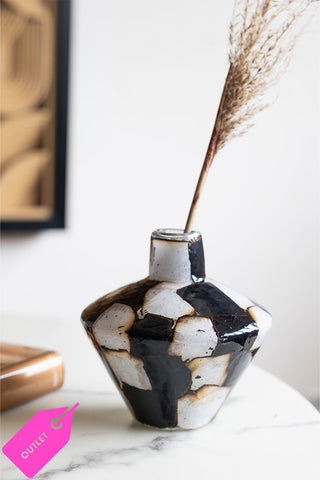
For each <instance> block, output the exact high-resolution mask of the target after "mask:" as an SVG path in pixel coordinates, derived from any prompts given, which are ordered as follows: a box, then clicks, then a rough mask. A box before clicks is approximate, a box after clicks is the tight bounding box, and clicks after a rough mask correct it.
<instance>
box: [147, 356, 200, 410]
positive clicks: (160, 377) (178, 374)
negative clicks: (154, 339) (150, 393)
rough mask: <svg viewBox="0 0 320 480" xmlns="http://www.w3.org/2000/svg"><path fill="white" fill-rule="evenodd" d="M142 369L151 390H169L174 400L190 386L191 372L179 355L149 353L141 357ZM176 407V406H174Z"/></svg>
mask: <svg viewBox="0 0 320 480" xmlns="http://www.w3.org/2000/svg"><path fill="white" fill-rule="evenodd" d="M143 363H144V369H145V371H146V374H147V375H148V377H149V380H150V383H151V386H152V389H153V390H157V391H158V392H159V393H160V392H165V393H167V392H170V397H172V395H171V393H172V394H173V397H174V399H175V403H176V400H177V399H178V398H180V397H182V396H183V395H184V394H185V393H186V392H187V391H188V390H189V388H190V385H191V372H190V370H189V368H188V367H187V366H186V365H185V363H184V362H183V361H182V360H181V357H172V356H170V355H165V356H155V355H150V356H146V357H144V358H143ZM175 408H176V406H175Z"/></svg>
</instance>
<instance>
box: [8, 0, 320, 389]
mask: <svg viewBox="0 0 320 480" xmlns="http://www.w3.org/2000/svg"><path fill="white" fill-rule="evenodd" d="M231 10H232V1H231V0H228V1H224V2H222V1H219V0H200V1H198V2H194V1H190V0H175V1H172V0H170V1H169V0H163V1H162V2H150V1H148V0H136V1H135V2H132V1H130V0H117V1H111V0H107V1H106V0H95V1H90V2H89V1H88V0H74V2H73V29H72V65H71V88H70V93H71V98H70V118H69V120H70V122H69V125H70V127H69V153H68V173H69V178H68V198H67V200H68V228H67V229H66V230H65V231H45V232H42V233H38V234H28V235H19V236H14V235H11V236H8V235H7V236H6V237H5V238H4V241H3V246H2V249H3V250H2V269H3V278H4V279H5V290H6V296H5V301H4V304H3V312H4V313H5V315H6V318H9V319H10V318H15V317H16V316H21V315H22V316H24V317H25V318H26V319H27V318H28V317H29V318H30V317H34V316H37V317H39V318H41V319H42V320H43V322H48V336H49V335H50V328H54V325H55V322H68V323H73V324H74V329H75V330H76V329H80V328H81V326H80V323H79V316H80V313H81V311H82V309H83V307H84V306H86V305H87V304H88V303H89V302H90V301H92V300H94V299H95V298H97V297H98V296H100V295H102V294H104V293H106V292H107V291H110V290H113V289H115V288H116V287H118V286H120V285H122V284H125V283H127V282H130V281H134V280H136V279H139V278H142V277H143V276H145V275H146V273H147V268H148V248H149V235H150V232H151V231H152V230H153V229H154V228H158V227H165V226H167V227H182V226H183V225H184V222H185V217H186V215H187V210H188V206H189V202H190V200H191V196H192V190H193V187H194V184H195V181H196V177H197V175H198V172H199V169H200V166H201V163H202V159H203V155H204V153H205V149H206V146H207V143H208V139H209V135H210V132H211V128H212V123H213V119H214V114H215V110H216V108H217V104H218V100H219V95H220V92H221V88H222V85H223V81H224V76H225V73H226V68H227V63H226V59H227V33H228V32H227V29H228V22H229V18H230V15H231ZM316 29H317V25H316V22H315V21H313V22H312V23H311V24H310V25H309V26H308V28H307V31H306V33H305V35H304V37H303V38H302V39H301V41H300V42H299V44H298V47H297V50H296V54H295V56H294V59H293V62H292V64H291V66H290V69H289V71H288V73H287V74H286V75H285V77H283V79H282V81H281V83H280V85H279V88H278V99H277V101H276V103H275V104H274V105H273V106H272V107H271V108H270V109H269V110H268V111H266V112H265V113H264V114H262V115H261V116H260V118H259V119H258V120H257V125H256V127H254V128H253V129H252V130H251V131H250V133H248V134H247V135H246V136H245V137H244V138H242V139H240V140H236V141H234V142H233V143H230V145H229V146H228V147H226V148H225V149H224V150H223V151H222V152H221V155H219V157H218V158H217V159H216V161H215V165H214V166H213V168H212V172H211V174H210V177H209V180H208V183H207V185H206V191H205V193H204V195H203V198H202V201H201V204H200V210H199V215H198V217H197V221H196V225H195V227H196V228H197V229H198V230H201V231H202V233H203V236H204V242H205V249H206V260H207V272H208V273H209V274H210V276H213V277H215V278H217V279H219V280H220V281H222V282H224V283H226V284H228V285H230V286H232V287H234V288H235V289H238V290H239V291H242V292H244V293H247V294H248V295H249V296H251V297H252V298H253V299H255V300H256V301H257V302H259V303H261V304H262V305H264V306H265V307H266V308H267V309H269V310H270V311H271V312H272V314H273V316H274V328H273V331H272V334H270V336H269V338H268V340H267V342H266V344H265V345H264V347H263V348H262V349H261V352H260V353H259V355H258V356H257V357H256V360H255V362H256V364H258V365H260V366H263V367H265V368H266V369H268V370H270V371H272V372H273V373H275V374H276V375H278V376H279V377H281V378H282V379H284V380H286V381H287V382H289V383H290V384H292V385H293V386H294V387H296V388H297V389H299V390H300V391H301V392H303V393H304V394H305V395H307V396H309V397H312V396H315V395H316V392H317V391H318V386H317V381H318V375H317V367H318V358H317V354H318V350H319V345H318V332H317V327H318V318H317V314H318V311H317V309H318V261H317V246H318V238H317V230H318V216H319V210H318V201H317V200H318V199H317V189H318V186H319V183H318V176H317V157H318V141H317V137H318V136H319V110H318V107H319V105H318V103H317V84H318V82H319V71H318V66H319V62H318V58H317V57H318V56H317V45H318V41H319V37H318V38H317V35H316ZM4 336H5V326H4ZM31 339H32V332H30V339H28V338H26V343H30V344H32V341H31ZM66 341H70V339H69V338H66ZM86 345H87V349H88V350H86V349H84V351H83V355H87V354H88V355H89V350H91V349H92V347H91V345H90V344H89V342H87V344H86ZM75 347H76V345H72V342H71V343H70V349H72V348H75ZM97 362H98V359H97Z"/></svg>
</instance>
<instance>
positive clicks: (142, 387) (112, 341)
mask: <svg viewBox="0 0 320 480" xmlns="http://www.w3.org/2000/svg"><path fill="white" fill-rule="evenodd" d="M161 278H164V279H165V281H161V280H160V279H161ZM82 321H83V324H84V326H85V328H86V331H87V333H88V335H89V337H90V338H91V340H92V342H93V344H94V346H95V347H96V349H97V350H98V352H99V354H100V356H101V358H102V360H103V362H104V364H105V365H106V367H107V369H108V370H109V371H110V373H111V375H112V376H113V378H114V380H115V382H116V383H117V385H118V387H119V389H120V392H121V393H122V395H123V396H124V398H125V400H126V402H127V404H128V405H129V407H130V409H131V411H132V413H133V414H134V416H135V417H136V418H137V420H139V421H140V422H142V423H145V424H148V425H152V426H156V427H160V428H175V427H180V428H185V429H192V428H198V427H201V426H203V425H205V424H207V423H208V422H209V421H210V420H212V418H214V416H215V415H216V413H217V412H218V410H219V408H220V407H221V405H222V403H223V401H224V400H225V399H226V397H227V396H228V395H229V393H230V391H231V388H232V387H233V386H234V384H235V383H236V381H237V380H238V378H239V376H240V375H241V373H242V372H243V371H244V369H245V368H246V367H247V366H248V364H249V363H250V361H251V360H252V358H253V356H254V355H255V353H256V352H257V350H258V348H259V347H260V345H261V343H262V340H263V338H264V335H265V334H266V333H267V331H268V329H269V328H270V326H271V317H270V315H269V314H268V313H267V312H266V311H265V310H263V309H262V308H261V307H258V306H256V305H254V303H253V302H252V301H250V300H249V299H247V298H246V297H244V296H242V295H239V294H237V293H235V292H232V290H230V289H228V288H227V287H223V286H221V285H219V286H218V285H217V284H216V282H214V281H212V280H210V279H208V278H206V276H205V269H204V255H203V247H202V238H201V235H200V234H198V235H197V236H195V235H193V237H192V239H189V240H188V239H187V241H181V240H180V241H177V240H172V239H169V240H168V239H162V238H158V237H156V238H152V242H151V254H150V275H149V277H147V278H146V279H144V280H142V281H140V282H137V283H135V284H131V285H128V286H126V287H124V288H122V289H119V290H117V291H115V292H113V293H110V294H108V295H106V296H105V297H103V298H102V299H99V300H97V301H96V302H94V303H93V304H92V305H90V306H89V307H88V308H87V309H85V310H84V312H83V314H82Z"/></svg>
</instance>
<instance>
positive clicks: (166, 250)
mask: <svg viewBox="0 0 320 480" xmlns="http://www.w3.org/2000/svg"><path fill="white" fill-rule="evenodd" d="M149 276H150V279H152V280H158V281H160V282H175V283H184V282H188V281H193V282H196V283H198V282H203V281H204V278H205V265H204V253H203V245H202V237H201V234H200V233H199V232H191V233H184V232H183V230H173V229H164V228H163V229H159V230H155V231H154V232H153V233H152V235H151V248H150V270H149Z"/></svg>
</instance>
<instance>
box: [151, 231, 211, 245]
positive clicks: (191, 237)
mask: <svg viewBox="0 0 320 480" xmlns="http://www.w3.org/2000/svg"><path fill="white" fill-rule="evenodd" d="M200 237H201V233H200V232H197V231H194V230H193V231H192V232H187V233H186V232H185V231H184V230H183V229H182V228H158V229H157V230H154V231H153V232H152V234H151V238H152V239H157V240H169V241H172V242H190V241H195V240H196V239H198V238H200Z"/></svg>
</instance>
